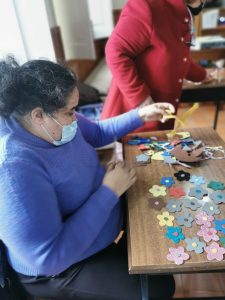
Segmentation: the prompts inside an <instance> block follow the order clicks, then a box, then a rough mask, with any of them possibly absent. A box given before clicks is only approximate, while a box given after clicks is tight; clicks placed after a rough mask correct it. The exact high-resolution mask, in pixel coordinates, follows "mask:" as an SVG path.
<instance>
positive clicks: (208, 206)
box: [202, 202, 220, 216]
mask: <svg viewBox="0 0 225 300" xmlns="http://www.w3.org/2000/svg"><path fill="white" fill-rule="evenodd" d="M202 209H203V210H204V211H205V212H206V213H207V214H208V215H210V216H213V215H219V214H220V210H219V208H218V206H217V205H216V204H215V203H213V202H210V203H209V202H206V203H205V204H204V206H203V208H202Z"/></svg>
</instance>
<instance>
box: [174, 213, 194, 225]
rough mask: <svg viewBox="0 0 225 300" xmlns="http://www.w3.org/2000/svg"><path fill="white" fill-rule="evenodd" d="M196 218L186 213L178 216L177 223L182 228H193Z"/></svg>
mask: <svg viewBox="0 0 225 300" xmlns="http://www.w3.org/2000/svg"><path fill="white" fill-rule="evenodd" d="M193 221H194V218H193V216H192V214H191V213H189V212H185V213H183V214H182V215H177V216H176V222H177V224H178V225H180V226H185V227H191V225H192V222H193Z"/></svg>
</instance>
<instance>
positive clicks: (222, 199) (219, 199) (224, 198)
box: [209, 191, 225, 204]
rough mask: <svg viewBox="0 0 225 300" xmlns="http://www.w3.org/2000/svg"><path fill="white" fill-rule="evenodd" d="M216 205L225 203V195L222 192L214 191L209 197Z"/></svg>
mask: <svg viewBox="0 0 225 300" xmlns="http://www.w3.org/2000/svg"><path fill="white" fill-rule="evenodd" d="M209 197H210V199H212V200H213V201H214V202H215V203H216V204H220V203H225V193H224V192H222V191H214V192H212V193H211V194H210V195H209Z"/></svg>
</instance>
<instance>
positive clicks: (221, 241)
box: [220, 236, 225, 247]
mask: <svg viewBox="0 0 225 300" xmlns="http://www.w3.org/2000/svg"><path fill="white" fill-rule="evenodd" d="M220 243H221V244H222V245H223V247H225V237H224V236H220Z"/></svg>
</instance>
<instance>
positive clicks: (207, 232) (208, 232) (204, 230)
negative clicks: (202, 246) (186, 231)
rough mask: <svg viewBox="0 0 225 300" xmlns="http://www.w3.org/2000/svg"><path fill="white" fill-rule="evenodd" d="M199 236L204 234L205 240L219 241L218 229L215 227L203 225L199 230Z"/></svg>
mask: <svg viewBox="0 0 225 300" xmlns="http://www.w3.org/2000/svg"><path fill="white" fill-rule="evenodd" d="M197 235H198V236H202V237H203V239H204V241H205V242H207V243H208V242H210V241H219V237H218V235H217V231H216V229H214V228H208V227H204V226H201V229H200V230H199V231H198V232H197Z"/></svg>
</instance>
